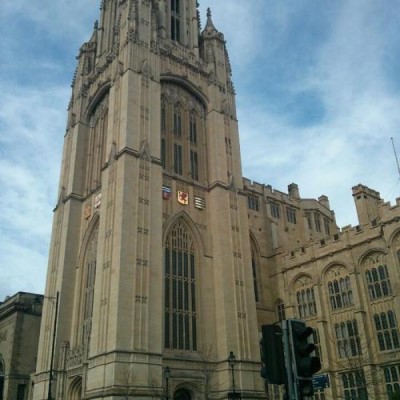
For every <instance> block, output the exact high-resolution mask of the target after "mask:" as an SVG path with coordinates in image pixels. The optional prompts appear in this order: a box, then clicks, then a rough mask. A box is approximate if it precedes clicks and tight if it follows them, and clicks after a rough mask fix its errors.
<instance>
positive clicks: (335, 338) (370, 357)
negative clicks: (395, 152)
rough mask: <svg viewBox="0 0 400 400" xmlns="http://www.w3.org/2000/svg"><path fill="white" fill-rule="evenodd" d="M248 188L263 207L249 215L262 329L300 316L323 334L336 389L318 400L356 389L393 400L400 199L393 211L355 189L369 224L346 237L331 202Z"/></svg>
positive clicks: (322, 351) (399, 350)
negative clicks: (267, 325) (266, 325)
mask: <svg viewBox="0 0 400 400" xmlns="http://www.w3.org/2000/svg"><path fill="white" fill-rule="evenodd" d="M294 187H296V186H294ZM245 188H246V190H247V191H248V196H249V197H250V198H256V199H257V201H258V203H259V208H258V210H254V209H252V210H249V219H250V221H255V222H256V221H257V223H255V222H254V223H252V222H250V223H249V225H250V232H251V238H252V241H253V242H252V244H251V245H252V248H253V249H254V250H253V253H252V254H254V258H253V265H254V270H255V272H254V274H255V276H256V277H257V278H256V279H255V282H256V285H257V286H256V290H257V291H258V293H259V294H258V298H259V302H258V303H257V311H258V321H259V323H260V324H263V323H271V322H278V321H280V320H282V319H286V318H297V319H302V320H305V321H306V322H307V324H308V325H310V326H312V327H313V328H314V329H315V330H316V333H315V338H314V339H315V342H316V343H317V344H318V355H319V356H320V358H321V361H322V370H321V372H320V374H328V375H329V379H330V387H329V388H327V389H325V390H324V391H320V392H317V393H316V394H315V399H318V400H319V399H339V398H352V397H349V396H351V395H352V394H351V393H352V390H355V391H356V392H358V393H361V392H362V393H363V392H367V393H368V398H369V399H371V400H372V399H390V397H389V393H391V392H394V391H396V390H397V389H398V388H399V385H400V374H399V371H400V341H399V339H400V336H399V322H398V321H399V318H400V309H399V282H400V275H399V264H400V262H399V260H400V259H399V254H400V253H399V250H400V248H399V244H400V225H399V220H400V199H398V203H397V204H396V205H395V206H391V205H390V204H389V203H385V202H384V201H383V200H382V199H381V198H380V195H379V193H378V192H376V191H374V190H371V189H369V188H367V187H365V186H363V185H358V186H355V187H354V188H353V197H354V201H355V206H356V210H357V215H358V218H359V221H360V224H359V225H357V226H356V227H351V226H346V227H344V228H342V229H341V230H338V229H337V228H336V227H335V223H334V214H333V213H332V211H330V210H329V203H328V199H327V198H326V197H325V196H322V197H320V198H319V199H318V201H317V200H309V199H307V200H304V199H301V198H300V196H299V193H298V191H297V190H296V192H295V193H296V195H295V196H293V195H292V196H291V193H293V185H291V186H290V187H289V191H288V193H289V195H286V194H283V193H280V192H276V191H272V190H271V188H270V187H268V186H263V185H258V184H251V182H246V183H245ZM249 204H252V203H251V202H249ZM277 209H279V211H278V212H277V211H276V210H277ZM293 209H294V210H296V219H295V220H293V219H290V218H288V215H289V216H290V215H291V213H290V212H289V213H288V212H287V210H289V211H291V210H293ZM291 232H293V233H291ZM290 235H293V236H292V237H290ZM270 392H271V395H272V394H273V393H275V394H276V395H277V396H278V397H277V398H280V397H279V391H277V390H276V388H270ZM346 396H347V397H346ZM272 398H274V397H273V396H272Z"/></svg>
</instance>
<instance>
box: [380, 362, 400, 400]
mask: <svg viewBox="0 0 400 400" xmlns="http://www.w3.org/2000/svg"><path fill="white" fill-rule="evenodd" d="M383 372H384V375H385V383H386V392H387V395H388V398H389V399H391V398H396V397H395V396H396V395H397V396H398V394H399V393H400V365H399V364H396V365H392V366H387V367H384V368H383Z"/></svg>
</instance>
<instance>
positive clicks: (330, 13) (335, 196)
mask: <svg viewBox="0 0 400 400" xmlns="http://www.w3.org/2000/svg"><path fill="white" fill-rule="evenodd" d="M396 4H398V1H397V0H396V1H394V2H391V3H390V5H389V3H385V7H382V6H381V4H380V3H379V2H375V1H373V0H363V1H361V0H354V1H352V2H329V4H324V5H318V4H316V3H313V5H311V4H310V2H309V1H304V0H296V1H294V0H292V1H287V2H277V1H275V0H251V1H248V0H242V1H238V0H224V1H212V0H201V1H200V5H201V12H202V21H203V26H204V24H205V21H206V12H205V9H206V8H207V7H211V8H212V11H213V17H212V18H213V21H214V23H215V26H216V27H217V29H219V30H220V31H222V32H223V33H224V35H225V39H226V40H227V45H228V51H229V54H230V59H231V63H232V67H233V78H234V83H235V85H236V87H237V92H238V96H237V101H238V114H239V132H240V138H241V144H242V159H243V171H244V174H245V176H246V177H248V178H250V179H254V180H256V181H258V182H261V183H265V184H271V185H272V186H273V187H274V188H276V189H279V190H282V191H286V188H287V185H288V184H289V183H291V182H296V183H298V184H299V186H300V193H301V195H302V196H304V197H313V198H315V197H318V196H319V195H320V194H326V195H328V196H329V198H330V200H331V206H332V207H333V208H335V209H336V215H337V219H338V222H339V225H345V224H348V223H353V224H355V223H356V219H355V213H354V206H353V203H352V196H351V190H350V189H351V187H352V186H353V185H356V184H358V183H360V182H361V183H364V184H367V185H368V186H370V187H372V188H374V189H376V190H378V191H381V193H382V195H383V197H385V199H386V200H393V198H394V197H396V196H397V195H398V192H399V180H398V176H397V172H396V170H395V161H394V157H393V155H392V149H391V142H390V137H391V136H393V137H394V138H395V139H398V138H399V136H398V132H399V126H400V117H399V116H398V115H400V113H398V110H399V109H400V94H399V89H400V84H399V81H398V77H397V76H396V74H392V75H389V74H388V69H390V68H389V67H390V65H392V66H393V67H392V70H393V71H397V70H398V69H397V68H396V67H395V64H394V63H395V60H396V59H400V54H399V51H400V48H399V47H400V46H399V45H398V44H396V43H397V42H400V37H399V32H398V20H399V17H400V7H396ZM0 7H1V13H2V16H3V17H4V18H5V19H6V20H7V21H12V23H10V24H7V26H5V24H3V25H2V26H1V27H0V34H1V35H2V37H4V40H3V41H2V42H1V44H0V46H1V50H0V51H1V53H2V54H3V55H4V57H3V58H4V59H3V63H2V65H1V66H0V71H6V72H7V73H3V74H2V76H3V78H2V79H0V86H1V87H2V96H1V97H0V184H1V186H2V196H0V207H1V208H2V213H1V214H0V227H1V229H0V268H1V276H2V279H1V283H0V299H1V298H2V297H4V296H5V295H6V294H12V293H13V292H15V291H18V290H29V291H41V290H42V289H43V286H44V276H45V271H46V268H47V252H48V243H49V240H50V230H51V220H52V212H51V210H52V208H53V206H54V204H55V200H56V192H57V182H58V177H59V169H60V159H61V146H62V141H63V135H64V130H65V118H66V111H65V110H66V106H67V103H68V100H69V96H70V88H69V87H68V83H69V82H70V80H71V78H72V74H73V65H74V62H75V61H74V57H75V55H76V54H77V51H78V48H79V46H80V45H81V44H82V42H83V41H84V40H87V39H88V38H89V36H90V34H91V29H92V26H93V22H94V20H95V19H96V18H98V17H99V15H98V14H99V13H98V8H99V0H69V1H67V0H60V1H54V0H39V1H36V2H27V1H25V0H14V1H12V2H11V1H6V2H2V4H1V6H0ZM27 35H28V36H29V39H30V41H29V43H28V42H26V41H25V42H24V41H22V39H23V38H26V37H27ZM24 40H25V39H24ZM24 44H26V46H27V47H23V48H24V50H29V49H30V50H31V51H21V46H24ZM28 44H29V46H28ZM389 63H391V64H390V65H389V66H388V64H389ZM50 75H51V77H52V79H50ZM54 82H57V84H54ZM312 114H316V117H315V118H314V119H313V118H311V116H312ZM398 140H400V139H398ZM32 271H35V279H33V278H32Z"/></svg>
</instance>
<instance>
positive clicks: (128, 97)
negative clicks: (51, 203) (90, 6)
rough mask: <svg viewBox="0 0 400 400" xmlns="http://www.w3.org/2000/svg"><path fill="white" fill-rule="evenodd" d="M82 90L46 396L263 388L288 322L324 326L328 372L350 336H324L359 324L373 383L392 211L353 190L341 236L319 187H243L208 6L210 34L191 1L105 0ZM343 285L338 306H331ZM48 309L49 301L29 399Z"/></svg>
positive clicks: (58, 256)
mask: <svg viewBox="0 0 400 400" xmlns="http://www.w3.org/2000/svg"><path fill="white" fill-rule="evenodd" d="M72 87H73V89H72V97H71V101H70V104H69V110H68V122H67V129H66V134H65V143H64V150H63V160H62V168H61V178H60V186H59V196H58V202H57V205H56V209H55V215H54V222H53V233H52V239H51V248H50V257H49V267H48V275H47V283H46V296H49V297H55V295H56V293H57V292H59V293H60V303H59V318H58V320H57V331H56V343H55V348H56V352H55V359H54V369H55V370H56V374H55V378H56V379H55V382H54V385H53V387H52V393H53V396H54V397H56V398H57V399H60V400H61V399H81V398H84V399H110V400H111V399H117V398H126V397H129V396H134V397H135V398H138V399H149V398H154V397H156V398H160V397H162V396H164V395H165V394H166V391H167V392H168V396H169V397H171V398H173V399H204V398H205V399H208V398H213V399H223V398H226V397H227V395H228V393H229V392H231V391H232V390H235V391H240V392H241V394H242V397H243V398H248V399H257V398H265V387H264V382H263V381H262V379H261V378H260V375H259V368H260V365H259V348H258V340H259V329H260V326H261V325H262V324H264V323H272V322H275V321H277V320H279V318H282V317H283V315H284V314H285V315H286V317H294V316H296V317H301V318H302V319H306V320H307V321H309V323H310V324H312V325H313V326H314V327H317V328H318V333H319V336H318V337H319V340H320V343H321V347H320V352H321V354H322V356H323V367H324V371H325V372H327V373H330V374H331V375H332V377H333V376H334V375H335V373H336V372H337V371H339V369H340V370H343V368H345V367H346V366H344V367H343V368H339V367H338V365H339V364H338V363H337V362H336V360H337V359H338V358H339V356H340V357H342V355H343V354H342V353H343V351H348V346H349V345H348V344H347V341H346V340H347V339H346V338H342V337H335V336H334V335H335V334H336V331H332V329H334V328H333V327H335V326H336V325H338V326H339V327H340V326H341V325H340V324H341V323H342V321H344V322H345V323H347V321H351V323H352V324H353V322H352V321H354V320H355V321H357V328H353V329H358V330H357V332H358V336H359V346H361V348H364V347H366V346H367V343H368V345H369V344H370V343H375V344H374V346H375V347H373V350H371V351H370V352H368V353H363V355H364V354H365V355H366V356H367V358H368V361H367V362H366V364H365V374H366V376H367V377H369V376H370V375H371V376H373V375H374V374H379V373H380V372H382V371H381V370H380V369H379V367H377V363H380V364H381V365H383V364H385V363H386V364H387V363H389V361H390V362H394V361H395V360H397V359H398V357H397V353H396V351H392V350H393V349H384V353H385V355H380V354H379V355H378V353H380V350H381V349H380V348H379V346H378V345H377V344H376V343H378V342H377V341H376V340H377V335H379V334H383V335H385V334H386V333H387V332H385V331H384V330H382V329H381V332H377V334H375V333H376V332H375V331H374V327H373V325H372V322H371V323H370V325H369V326H368V324H367V322H368V321H371V320H372V319H373V318H374V316H375V315H376V314H379V316H380V315H381V313H382V312H389V310H393V313H397V314H398V310H397V308H396V307H397V303H396V297H394V296H395V294H396V290H397V286H396V285H395V282H397V281H398V276H397V275H396V274H397V272H396V271H397V270H396V268H397V266H398V260H397V258H396V257H395V256H396V255H395V253H394V250H393V248H394V247H393V246H394V244H393V243H397V242H396V240H397V239H395V238H396V237H397V236H396V226H399V224H398V217H396V216H395V215H396V213H397V215H400V214H399V211H398V209H397V207H395V208H390V207H389V206H388V205H385V204H383V203H382V201H381V200H380V198H379V194H378V193H377V192H374V191H372V190H370V189H368V188H365V187H363V186H359V187H357V188H356V189H355V192H354V193H355V196H356V199H357V197H358V196H361V197H360V201H358V199H357V200H356V205H357V210H358V212H359V217H360V221H362V224H361V225H360V227H358V228H354V229H353V228H345V229H343V230H341V231H340V230H339V229H338V228H337V226H336V222H335V216H334V213H333V211H332V210H330V207H329V201H328V198H327V197H326V196H321V197H320V198H319V199H318V200H313V199H302V198H301V197H300V194H299V188H298V187H297V185H295V184H291V185H290V186H289V190H288V194H285V193H281V192H278V191H274V190H272V188H271V187H270V186H265V185H260V184H257V183H252V182H250V181H249V180H247V179H243V177H242V172H241V160H240V149H239V134H238V123H237V118H236V106H235V91H234V87H233V83H232V81H231V70H230V63H229V57H228V53H227V49H226V46H225V41H224V37H223V34H222V33H220V32H219V31H218V30H217V29H216V27H215V26H214V24H213V21H212V19H211V13H210V12H209V13H208V15H207V21H206V24H205V28H204V30H202V31H201V30H200V23H199V16H198V11H197V5H196V1H195V0H186V1H179V0H168V1H166V0H119V1H117V0H102V2H101V15H100V20H99V22H98V23H97V22H96V24H95V27H94V31H93V34H92V37H91V39H90V40H89V41H88V42H87V43H85V44H84V45H83V46H82V47H81V49H80V51H79V55H78V67H77V70H76V73H75V76H74V80H73V85H72ZM363 196H366V197H365V199H364V197H363ZM399 227H400V226H399ZM385 232H386V233H385ZM385 235H386V236H385ZM371 260H372V261H371ZM373 260H375V261H373ZM373 262H375V264H374V265H375V267H374V266H371V265H372V264H371V263H373ZM380 267H382V268H383V269H384V271H383V272H379V273H382V274H386V275H382V276H385V277H386V276H390V279H391V288H390V293H389V292H388V293H386V292H387V290H388V289H386V292H385V294H386V295H385V296H384V297H382V296H378V298H376V299H375V298H374V301H371V302H370V301H369V300H368V293H369V290H372V289H370V286H368V285H369V284H368V283H367V284H365V282H364V281H363V279H364V277H365V273H366V271H367V270H368V268H369V269H370V270H371V271H372V269H373V268H375V269H376V271H378V270H379V271H381V270H382V268H381V269H379V268H380ZM371 273H372V272H371ZM371 276H372V275H371ZM348 277H349V278H348ZM341 279H342V280H343V282H344V283H343V285H347V286H345V287H346V288H347V289H346V290H345V289H343V290H342V289H341V290H339V291H338V292H337V290H336V286H335V281H338V282H342V281H341ZM371 279H372V278H371ZM388 279H389V278H384V279H383V280H384V281H385V282H386V281H388ZM330 283H332V284H333V287H334V289H329V288H330V287H331V286H329V285H330ZM378 284H379V282H378ZM380 284H381V285H382V284H383V283H382V282H380ZM363 285H364V286H363ZM326 288H328V289H326ZM327 290H332V295H331V294H330V292H327ZM382 290H383V289H382ZM343 291H345V294H343V293H342V292H343ZM328 293H329V295H328ZM336 295H337V296H339V297H338V298H340V296H342V297H343V296H344V295H346V296H347V297H346V299H347V300H346V301H347V303H346V307H344V306H343V304H342V303H340V304H341V306H340V307H339V306H337V305H336V306H335V307H336V308H335V309H333V310H331V309H330V308H329V307H333V306H332V304H336V303H334V301H339V300H334V298H335V296H336ZM307 296H308V297H307ZM350 298H351V300H350ZM341 301H342V302H344V298H343V299H342V300H341ZM382 307H383V308H382ZM385 307H386V308H385ZM384 308H385V310H387V311H383V309H384ZM277 310H278V311H279V313H278V314H277V313H276V311H277ZM378 311H379V312H378ZM53 312H54V309H53V307H52V306H51V304H49V303H48V302H45V305H44V310H43V319H42V325H41V333H40V344H39V354H38V363H37V371H36V376H35V390H34V398H35V399H37V400H39V399H45V398H46V397H47V392H48V386H49V370H50V364H51V362H50V359H51V338H52V336H53V326H54V325H53V322H54V313H53ZM299 313H300V315H298V314H299ZM353 313H354V316H351V315H353ZM386 317H387V318H391V320H392V319H393V318H392V314H390V315H389V314H387V315H386ZM382 318H383V317H382ZM353 326H354V324H353V325H352V327H353ZM345 328H346V327H345ZM363 328H364V329H363ZM346 329H348V328H346ZM393 329H394V328H393ZM364 332H366V334H367V335H368V336H365V337H363V338H361V334H364ZM396 332H397V327H396ZM389 334H393V335H394V330H393V332H392V331H390V332H389ZM358 336H357V337H356V338H355V339H356V340H358ZM345 339H346V340H345ZM350 339H353V337H352V338H349V340H350ZM330 340H331V341H330ZM335 340H336V341H339V342H340V344H341V345H342V344H343V349H344V350H341V347H340V348H338V351H339V352H340V351H342V353H340V354H336V352H335V350H336V348H337V345H335V344H334V343H335ZM352 343H353V342H352ZM355 345H356V346H358V341H357V342H356V344H355ZM351 346H353V347H354V344H352V345H351ZM351 346H350V351H352V349H353V347H351ZM367 347H368V346H367ZM394 350H395V349H394ZM230 352H233V353H234V355H235V356H236V361H235V364H234V365H233V367H234V369H233V370H232V369H231V366H230V365H229V362H228V355H229V354H230ZM389 353H390V356H388V357H394V358H390V360H389V358H385V357H386V354H389ZM372 356H374V357H376V358H372ZM342 358H343V357H342ZM331 359H333V360H335V361H332V362H331ZM328 360H329V361H328ZM363 362H364V361H363ZM386 364H385V365H386ZM363 366H364V364H363ZM396 368H397V367H396ZM166 371H168V372H169V373H168V374H167V375H166V374H165V372H166ZM232 372H233V375H232ZM368 374H369V375H368ZM335 376H336V375H335ZM233 378H234V379H235V386H233ZM339 378H340V379H342V377H341V376H339ZM342 386H343V385H342ZM342 386H341V383H340V382H339V383H337V382H336V381H332V388H331V389H329V390H330V391H331V392H332V393H333V394H334V396H336V393H338V391H339V390H341V389H340V388H341V387H342ZM381 388H383V384H382V385H381ZM270 389H271V390H275V389H274V388H270ZM329 390H328V391H327V392H326V393H327V394H329V393H331V392H329ZM346 390H347V389H346Z"/></svg>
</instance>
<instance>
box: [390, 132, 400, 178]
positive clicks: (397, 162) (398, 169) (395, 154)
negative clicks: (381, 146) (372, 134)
mask: <svg viewBox="0 0 400 400" xmlns="http://www.w3.org/2000/svg"><path fill="white" fill-rule="evenodd" d="M390 140H391V141H392V146H393V152H394V156H395V158H396V164H397V172H398V173H399V179H400V166H399V159H398V157H397V153H396V148H395V147H394V140H393V138H392V137H391V138H390Z"/></svg>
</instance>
